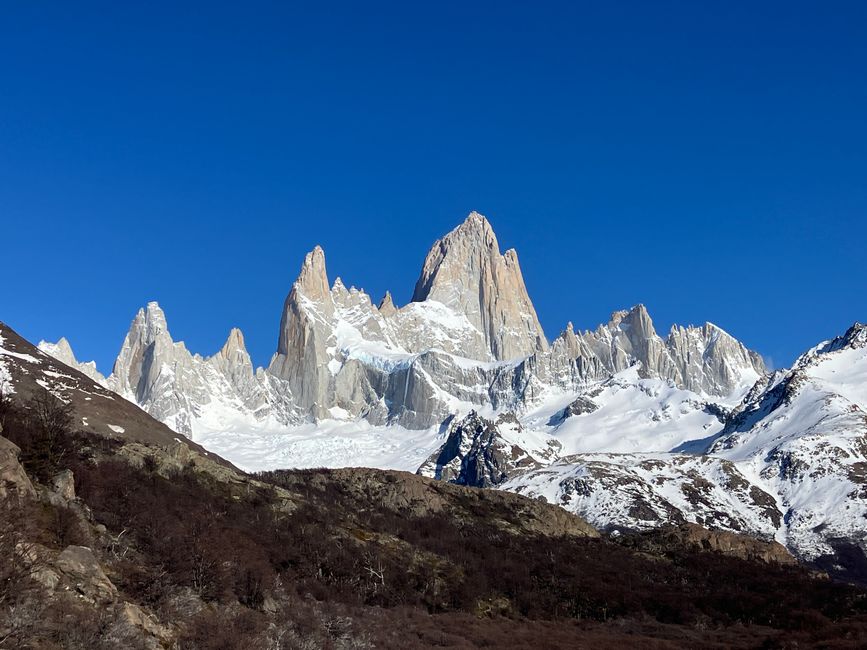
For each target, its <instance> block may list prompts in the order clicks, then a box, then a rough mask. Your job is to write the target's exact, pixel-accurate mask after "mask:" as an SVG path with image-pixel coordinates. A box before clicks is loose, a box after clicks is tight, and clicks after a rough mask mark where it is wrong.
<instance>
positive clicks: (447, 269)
mask: <svg viewBox="0 0 867 650" xmlns="http://www.w3.org/2000/svg"><path fill="white" fill-rule="evenodd" d="M412 299H413V302H425V301H436V302H439V303H441V304H443V305H445V306H446V307H448V308H449V309H452V310H453V311H455V312H457V313H460V314H463V315H465V316H466V318H467V320H468V321H469V323H470V324H471V325H472V326H473V327H474V328H475V329H476V330H478V331H479V332H481V334H482V337H483V341H484V348H483V349H467V350H464V351H463V352H464V356H467V357H469V358H471V359H485V358H486V357H488V356H490V358H492V359H494V360H497V361H503V360H509V359H522V358H524V357H527V356H530V355H531V354H534V353H536V352H543V351H545V350H546V349H547V348H548V341H547V339H546V338H545V334H544V332H543V331H542V326H541V325H540V324H539V319H538V318H537V317H536V310H535V309H534V308H533V303H532V302H531V301H530V296H529V295H527V288H526V287H525V286H524V278H523V276H522V275H521V267H520V265H519V264H518V254H517V253H516V252H515V250H514V249H509V250H507V251H506V253H505V254H504V255H501V254H500V247H499V244H498V243H497V237H496V235H495V234H494V231H493V229H492V228H491V224H490V223H489V222H488V220H487V219H485V217H483V216H482V215H480V214H479V213H478V212H472V213H470V215H469V216H468V217H467V219H466V221H464V222H463V223H462V224H461V225H460V226H458V227H457V228H455V229H454V230H453V231H451V232H450V233H449V234H448V235H446V236H445V237H443V238H442V239H440V240H438V241H437V242H436V243H434V245H433V247H432V248H431V250H430V252H429V253H428V254H427V257H426V258H425V261H424V266H423V267H422V272H421V277H419V279H418V282H417V283H416V285H415V292H414V294H413V298H412Z"/></svg>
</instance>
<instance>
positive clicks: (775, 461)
mask: <svg viewBox="0 0 867 650" xmlns="http://www.w3.org/2000/svg"><path fill="white" fill-rule="evenodd" d="M865 382H867V327H865V326H864V325H860V324H856V325H854V326H853V327H852V328H850V329H849V330H848V331H847V332H846V334H845V335H843V336H841V337H838V338H837V339H834V340H833V341H829V342H827V343H824V344H822V345H820V346H818V347H816V348H814V349H813V350H811V351H809V352H808V353H806V354H805V355H803V356H802V357H801V358H800V359H799V360H798V361H797V362H796V363H795V365H794V367H793V368H792V369H791V370H788V371H780V372H777V373H774V374H773V375H768V376H766V377H765V378H764V379H763V380H761V381H759V382H757V384H756V385H755V387H754V388H753V389H752V390H751V391H749V392H748V394H747V395H746V396H745V397H744V399H743V401H742V402H741V404H739V405H737V406H736V407H735V408H734V409H733V410H732V412H731V413H725V412H724V411H723V412H721V414H720V415H721V419H724V420H725V422H726V424H725V426H720V427H711V428H709V429H708V431H709V432H710V435H709V436H707V440H704V441H702V440H695V441H693V442H692V443H688V444H686V445H680V447H688V448H691V449H693V450H703V451H704V452H705V454H703V455H682V454H648V453H634V454H612V453H586V452H587V451H610V450H603V449H601V448H597V447H594V444H593V438H592V433H587V435H589V438H588V441H589V442H587V443H585V444H586V448H585V449H582V450H581V451H582V453H578V454H575V455H572V456H565V457H563V458H560V459H559V460H558V461H557V462H556V463H554V464H552V465H549V466H547V467H542V468H536V469H533V470H531V471H528V472H526V473H523V474H518V475H514V476H512V477H510V479H509V480H508V481H505V482H503V483H501V484H500V487H501V488H503V489H507V490H513V491H517V492H521V493H523V494H527V495H530V496H542V497H544V498H546V499H547V500H549V501H551V502H553V503H560V504H561V505H563V506H564V507H566V508H567V509H569V510H571V511H573V512H575V513H578V514H583V515H584V516H586V517H587V519H588V520H590V521H591V522H593V523H595V524H596V525H598V526H600V527H603V528H606V527H607V528H611V527H615V528H616V527H624V528H631V529H635V528H637V529H642V528H647V527H652V526H655V525H659V524H660V523H662V522H681V521H691V522H696V523H700V524H702V525H705V526H713V527H721V528H728V529H732V530H736V531H744V532H749V533H751V534H754V535H757V536H761V537H774V538H775V539H776V540H777V541H780V542H782V543H784V544H786V545H787V546H788V547H789V548H790V550H792V551H794V552H795V553H796V554H798V555H799V556H800V557H801V558H804V559H807V560H815V561H820V562H822V561H826V560H825V559H826V558H832V559H831V560H827V562H828V563H830V565H829V566H830V568H831V569H835V568H836V569H839V570H841V571H843V570H849V571H851V570H855V569H853V567H856V568H857V567H860V569H858V570H860V571H862V572H863V566H864V565H865V555H864V554H865V552H867V542H865V540H867V410H865V397H867V392H865V386H867V383H865ZM596 399H598V397H597V398H596ZM578 406H579V409H578V410H579V413H577V414H576V415H573V416H572V417H571V418H570V419H574V420H575V421H576V422H581V421H582V420H583V422H584V423H585V424H584V426H585V427H586V430H585V431H586V432H592V427H590V426H589V424H587V423H589V421H590V420H589V419H590V418H592V417H594V416H595V415H596V413H597V411H595V410H593V404H588V403H587V402H585V401H579V404H578ZM600 410H601V409H600ZM615 412H625V413H628V412H629V407H628V406H627V407H625V408H624V407H622V406H621V407H617V408H616V409H615ZM641 417H642V416H641V413H640V412H636V413H634V414H633V415H632V416H629V417H628V418H627V420H628V421H629V422H633V423H636V424H637V422H638V421H640V419H641ZM566 421H567V422H568V420H566ZM609 424H610V428H609V429H608V430H609V431H610V433H611V438H610V439H611V441H612V447H616V446H617V444H618V440H619V439H620V438H619V437H618V436H617V435H616V434H615V432H616V431H618V430H622V428H621V427H622V426H623V423H620V422H617V420H616V419H615V420H614V421H612V422H609ZM609 424H605V423H600V426H602V427H608V426H609ZM561 426H562V425H561ZM717 431H718V433H716V434H715V432H717ZM696 437H699V436H696ZM627 439H628V436H627ZM663 439H664V436H663ZM602 440H603V441H604V437H602ZM641 444H642V446H643V447H644V449H642V451H643V452H646V451H648V450H650V449H651V447H652V444H653V442H652V439H645V440H643V441H642V442H641ZM600 446H601V445H600ZM564 447H565V445H564ZM859 553H860V555H859ZM841 558H845V559H841ZM853 558H854V559H853ZM859 558H860V559H859ZM847 562H848V563H850V564H848V565H847ZM844 573H845V571H844ZM861 579H864V576H863V575H862V576H861Z"/></svg>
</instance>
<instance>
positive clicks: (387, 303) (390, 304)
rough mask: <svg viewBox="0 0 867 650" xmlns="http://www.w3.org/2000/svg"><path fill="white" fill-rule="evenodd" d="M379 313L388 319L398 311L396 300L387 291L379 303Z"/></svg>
mask: <svg viewBox="0 0 867 650" xmlns="http://www.w3.org/2000/svg"><path fill="white" fill-rule="evenodd" d="M378 309H379V313H380V314H382V315H383V316H385V317H386V318H388V317H389V316H391V315H392V314H394V312H396V311H397V306H395V304H394V300H393V299H392V297H391V292H390V291H386V292H385V295H384V296H383V297H382V300H380V301H379V307H378Z"/></svg>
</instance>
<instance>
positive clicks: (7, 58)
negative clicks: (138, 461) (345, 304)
mask: <svg viewBox="0 0 867 650" xmlns="http://www.w3.org/2000/svg"><path fill="white" fill-rule="evenodd" d="M134 4H135V5H141V6H137V7H134V6H132V5H134ZM179 4H184V5H185V6H184V8H178V6H177V5H179ZM307 4H308V5H314V4H315V5H318V8H311V7H309V6H308V7H300V6H296V5H295V4H294V3H276V2H275V3H259V2H244V3H237V2H232V3H220V2H208V3H201V4H199V5H196V4H189V3H175V2H172V3H158V2H154V3H127V2H102V3H89V2H74V3H73V2H58V3H48V2H38V1H34V2H16V3H4V5H3V7H2V10H0V61H2V64H0V84H2V85H0V226H2V228H0V237H2V240H0V246H2V249H0V250H2V258H0V259H2V276H0V319H2V320H5V321H7V322H8V323H9V324H10V325H12V326H13V327H15V328H16V329H18V330H19V331H20V332H21V333H22V334H23V335H25V336H27V337H29V338H30V339H32V340H38V339H40V338H49V339H56V338H58V337H59V336H61V335H65V336H67V337H68V338H69V339H70V341H71V342H72V344H73V348H74V349H75V351H76V353H77V354H78V356H79V358H83V359H92V358H95V359H96V360H97V362H98V364H99V366H100V368H101V369H102V370H104V371H107V370H109V369H110V365H111V363H112V361H113V359H114V356H115V354H116V352H117V350H118V348H119V346H120V343H121V341H122V338H123V336H124V334H125V332H126V330H127V327H128V325H129V322H130V320H131V318H132V317H133V315H134V313H135V311H136V310H137V309H138V308H139V307H140V306H142V305H143V304H144V303H145V302H146V301H148V300H154V299H155V300H159V302H160V303H161V304H162V305H163V307H164V308H165V309H166V312H167V315H168V319H169V326H170V329H171V331H172V334H173V335H174V336H175V338H176V339H183V340H185V341H186V342H187V344H188V346H189V347H190V349H192V350H193V351H197V352H201V353H205V354H210V353H213V352H214V351H215V350H217V349H218V348H219V346H220V345H221V344H222V342H223V340H224V338H225V336H226V334H227V332H228V330H229V328H230V327H232V326H239V327H241V328H242V329H243V331H244V332H245V334H246V336H247V339H248V344H249V348H250V350H251V353H252V354H253V357H254V361H255V362H257V363H259V364H262V363H267V360H268V358H269V357H270V354H271V353H272V352H273V350H274V348H275V346H276V340H277V328H278V324H279V320H280V310H281V307H282V303H283V299H284V297H285V295H286V293H287V291H288V290H289V288H290V286H291V283H292V281H293V280H294V278H295V276H296V274H297V271H298V268H299V266H300V264H301V261H302V259H303V255H304V253H305V252H306V251H307V250H309V249H310V248H312V246H314V245H315V244H317V243H318V244H321V245H322V246H323V247H324V249H325V252H326V256H327V260H328V265H329V271H330V275H331V278H332V279H333V278H334V276H336V275H340V276H342V277H343V279H344V281H345V282H346V284H347V285H349V284H355V285H357V286H361V287H364V288H365V289H367V290H368V291H369V292H370V293H371V294H372V295H373V296H374V298H375V299H378V297H379V296H380V295H381V294H382V293H383V292H384V291H385V290H386V289H391V290H392V292H393V294H394V295H395V298H396V299H397V301H398V302H400V303H403V302H405V301H406V300H408V299H409V297H410V296H411V293H412V289H413V285H414V283H415V280H416V277H417V275H418V272H419V270H420V267H421V263H422V260H423V257H424V255H425V253H426V251H427V249H428V247H429V246H430V244H431V243H432V242H433V240H434V239H436V238H437V237H438V236H440V235H442V234H443V233H445V232H446V231H448V230H449V229H451V228H452V227H454V226H455V225H456V224H457V223H458V222H459V221H461V220H462V219H463V217H464V216H465V215H466V213H467V212H469V211H470V210H473V209H475V210H478V211H480V212H482V213H483V214H486V215H487V216H488V217H489V218H490V220H491V221H492V223H493V225H494V228H495V230H496V231H497V233H498V235H499V238H500V242H501V244H502V247H503V248H504V249H505V248H508V247H516V248H517V249H518V253H519V257H520V260H521V263H522V267H523V270H524V275H525V279H526V281H527V285H528V287H529V291H530V295H531V297H532V298H533V300H534V302H535V305H536V308H537V311H538V312H539V315H540V318H541V320H542V323H543V325H544V326H545V328H546V332H547V334H548V336H549V338H550V337H553V336H555V335H556V334H557V333H558V332H559V331H560V330H561V329H562V327H563V326H564V325H565V323H566V321H568V320H572V321H573V322H574V323H575V325H576V327H580V328H590V327H594V326H595V325H597V324H598V323H600V322H603V321H605V320H606V319H607V317H608V316H609V314H610V312H611V311H613V310H615V309H618V308H622V307H628V306H630V305H632V304H634V303H637V302H643V303H645V304H646V305H647V306H648V308H649V310H650V312H651V315H652V316H653V317H654V319H655V321H656V323H657V327H658V329H660V330H667V329H668V327H669V326H670V325H671V323H674V322H677V323H684V324H686V323H701V322H704V321H705V320H710V321H713V322H715V323H717V324H719V325H720V326H722V327H724V328H726V329H727V330H729V331H730V332H731V333H732V334H734V335H736V336H738V337H739V338H741V339H742V340H743V341H745V342H746V343H747V344H748V345H749V346H751V347H753V348H755V349H757V350H758V351H760V352H761V353H763V354H764V355H766V356H768V357H771V358H772V359H773V360H774V363H775V364H776V365H778V366H779V365H784V364H787V363H789V362H790V361H791V360H792V359H793V358H794V357H795V356H796V355H797V354H798V353H800V352H801V351H803V350H804V349H805V348H808V347H810V346H812V345H814V344H815V343H816V342H818V341H819V340H821V339H823V338H827V337H830V336H833V335H835V334H837V333H840V332H842V331H843V330H844V329H845V328H846V327H847V326H848V325H849V324H850V323H851V322H853V321H855V320H862V321H863V320H865V319H867V289H865V278H867V264H865V255H867V253H865V245H867V38H865V30H867V3H864V2H860V1H855V2H827V1H825V2H811V3H803V2H779V3H776V2H715V3H707V2H678V3H668V2H593V3H584V2H564V3H528V2H520V3H517V2H516V3H502V2H491V3H470V2H431V3H424V4H422V3H413V2H400V3H398V2H395V3H390V4H381V3H377V2H364V3H361V2H350V3H346V4H343V3H337V2H334V3H307Z"/></svg>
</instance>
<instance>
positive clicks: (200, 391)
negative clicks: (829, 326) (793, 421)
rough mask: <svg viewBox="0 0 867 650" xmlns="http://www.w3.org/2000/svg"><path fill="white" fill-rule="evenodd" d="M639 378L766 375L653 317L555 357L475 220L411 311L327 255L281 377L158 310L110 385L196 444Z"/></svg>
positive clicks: (529, 399)
mask: <svg viewBox="0 0 867 650" xmlns="http://www.w3.org/2000/svg"><path fill="white" fill-rule="evenodd" d="M58 345H59V344H58ZM43 346H45V347H44V349H46V351H50V349H49V347H47V345H46V344H43ZM66 347H67V348H68V346H66ZM58 349H60V348H58ZM63 353H64V355H65V356H64V360H66V361H70V362H74V358H73V357H72V356H71V350H69V351H68V352H67V351H66V348H64V352H63ZM636 365H637V367H638V368H639V370H638V372H639V374H640V375H641V376H642V377H644V378H658V379H662V380H667V381H670V382H673V383H674V384H675V385H676V386H679V387H681V388H683V389H688V390H691V391H693V392H695V393H696V394H697V395H703V396H712V397H714V398H722V397H727V396H729V395H731V393H732V392H733V391H737V390H746V388H747V387H748V386H751V385H752V383H753V382H754V381H755V380H756V379H757V378H758V376H760V375H761V374H762V373H763V372H764V366H763V364H762V361H761V358H760V357H759V356H758V355H757V354H755V353H753V352H750V351H748V350H746V348H744V346H743V345H742V344H740V343H739V342H738V341H736V340H735V339H734V338H732V337H731V336H729V335H728V334H726V333H725V332H724V331H723V330H721V329H719V328H717V327H716V326H714V325H711V324H706V325H705V326H703V327H698V328H697V327H688V328H673V329H672V332H671V333H670V334H669V336H668V337H667V338H665V339H663V338H661V337H659V336H658V335H657V334H656V331H655V330H654V328H653V323H652V321H651V319H650V316H649V315H648V313H647V310H646V309H645V308H644V307H643V306H642V305H639V306H637V307H635V308H633V309H631V310H629V311H624V312H617V313H615V314H614V315H613V316H612V318H611V321H610V322H609V323H608V324H607V325H604V326H600V327H599V328H598V329H597V330H596V331H593V332H584V333H577V334H576V333H575V332H574V331H573V329H572V327H571V324H570V325H569V326H568V327H567V328H566V330H565V331H564V332H563V333H562V334H561V335H560V336H559V337H558V338H557V339H555V340H554V342H553V343H552V344H549V342H548V340H547V339H546V337H545V335H544V332H543V331H542V327H541V325H540V324H539V320H538V318H537V316H536V312H535V309H534V308H533V305H532V302H531V301H530V298H529V296H528V294H527V290H526V287H525V285H524V281H523V278H522V275H521V269H520V266H519V264H518V257H517V254H516V253H515V251H514V250H509V251H506V253H505V254H501V253H500V249H499V244H498V242H497V238H496V235H495V234H494V232H493V230H492V228H491V226H490V223H489V222H488V221H487V219H485V218H484V217H483V216H481V215H480V214H478V213H475V212H474V213H471V214H470V215H469V216H468V217H467V219H466V220H465V221H464V222H463V223H462V224H461V225H459V226H458V227H457V228H455V229H454V230H453V231H452V232H450V233H448V234H447V235H446V236H445V237H443V238H442V239H440V240H438V241H437V242H435V243H434V245H433V246H432V248H431V250H430V252H429V253H428V254H427V256H426V258H425V261H424V265H423V268H422V272H421V275H420V277H419V279H418V281H417V282H416V286H415V293H414V298H413V301H412V302H410V303H408V304H407V305H404V306H402V307H398V306H396V305H395V304H394V302H393V301H392V299H391V296H390V295H389V294H387V295H386V296H385V297H384V298H383V300H382V301H381V302H380V303H379V304H378V305H376V304H374V303H373V301H372V300H371V299H370V297H369V296H368V295H367V294H366V293H365V292H364V291H363V290H358V289H356V288H355V287H350V288H348V289H347V288H346V286H345V285H344V283H343V282H342V281H341V280H340V278H337V279H336V280H335V281H334V283H333V284H330V283H329V279H328V274H327V271H326V266H325V254H324V252H323V250H322V249H321V248H319V247H316V248H315V249H314V250H313V251H311V252H310V253H309V254H308V255H307V256H306V258H305V260H304V263H303V265H302V267H301V272H300V274H299V276H298V278H297V280H296V281H295V282H294V284H293V285H292V288H291V290H290V292H289V295H288V296H287V298H286V302H285V306H284V310H283V314H282V318H281V322H280V329H279V337H278V346H277V350H276V353H275V355H274V357H273V359H272V360H271V363H270V364H269V366H268V368H267V369H257V370H254V369H253V367H252V364H251V362H250V358H249V355H248V354H247V352H246V350H245V349H244V345H243V336H242V335H241V333H240V332H239V331H237V330H234V331H233V332H232V333H231V334H230V336H229V339H228V341H227V343H226V346H225V347H224V348H223V349H222V350H221V351H220V352H219V353H218V354H216V355H214V356H213V357H207V358H204V357H201V356H199V355H195V354H192V353H190V352H189V351H188V350H187V349H186V347H185V346H184V344H183V343H179V342H175V341H173V340H172V338H171V336H170V334H169V331H168V326H167V323H166V317H165V314H164V313H163V312H162V310H161V309H160V308H159V306H158V305H157V304H156V303H150V304H148V305H147V307H146V308H145V309H143V310H141V311H139V313H138V314H137V315H136V317H135V319H134V320H133V323H132V325H131V328H130V331H129V333H128V334H127V336H126V339H125V341H124V343H123V346H122V348H121V351H120V354H119V355H118V358H117V361H116V362H115V366H114V369H113V372H112V374H111V376H110V377H109V378H108V379H107V380H105V381H106V383H107V385H108V386H110V387H111V388H112V389H113V390H116V391H117V392H118V393H120V394H121V395H124V396H125V397H127V398H128V399H131V400H133V401H135V402H136V403H138V404H139V405H141V406H142V407H143V408H144V409H145V410H147V411H148V412H149V413H151V414H152V415H154V416H155V417H157V418H158V419H160V420H162V421H163V422H166V423H168V424H170V426H173V427H174V428H175V429H176V430H178V431H179V432H181V433H184V434H186V435H192V436H193V437H196V436H198V435H206V434H208V433H210V432H213V431H215V430H225V429H226V428H231V427H233V426H237V427H251V426H252V427H257V428H259V427H269V428H271V429H281V430H284V429H291V428H293V427H298V426H303V425H306V424H309V423H315V422H327V421H336V422H357V421H359V420H362V421H364V423H366V424H368V425H372V426H376V427H382V426H389V425H399V426H401V427H404V428H407V429H428V428H431V427H439V425H440V424H441V423H442V422H444V421H445V420H446V419H447V418H449V417H451V416H453V415H455V414H462V413H467V412H468V411H470V410H480V411H486V410H487V411H490V412H492V413H493V412H505V411H515V412H517V413H524V412H527V411H529V410H532V409H533V408H534V407H537V406H539V405H541V404H544V403H546V402H547V401H549V400H550V399H552V397H562V396H564V395H565V396H568V395H569V394H573V393H575V392H576V391H578V390H581V389H583V388H584V387H586V386H588V385H590V384H593V383H595V382H598V381H599V380H603V379H607V378H608V377H610V376H611V375H612V374H615V373H618V372H621V371H624V370H626V369H628V368H631V367H633V366H636ZM79 367H80V366H79ZM700 401H701V398H700V397H696V402H700Z"/></svg>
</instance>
